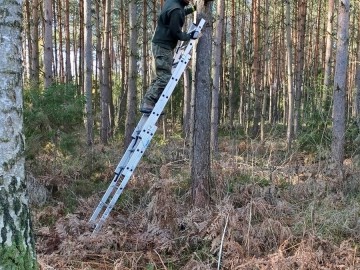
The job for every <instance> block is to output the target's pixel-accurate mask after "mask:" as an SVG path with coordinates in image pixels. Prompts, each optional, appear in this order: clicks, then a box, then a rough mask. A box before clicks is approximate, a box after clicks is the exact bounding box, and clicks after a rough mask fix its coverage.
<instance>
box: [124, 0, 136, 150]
mask: <svg viewBox="0 0 360 270" xmlns="http://www.w3.org/2000/svg"><path fill="white" fill-rule="evenodd" d="M135 1H136V0H132V1H131V2H130V4H129V23H130V38H129V52H130V56H129V57H130V59H129V83H128V85H129V86H128V87H129V88H128V92H127V110H126V124H125V141H124V146H125V147H127V146H128V144H129V143H130V142H131V134H132V132H133V130H134V128H135V124H136V123H135V110H136V107H137V106H136V77H137V65H136V62H137V58H138V57H137V56H138V45H137V39H138V29H137V26H136V18H137V16H136V14H137V10H136V2H135Z"/></svg>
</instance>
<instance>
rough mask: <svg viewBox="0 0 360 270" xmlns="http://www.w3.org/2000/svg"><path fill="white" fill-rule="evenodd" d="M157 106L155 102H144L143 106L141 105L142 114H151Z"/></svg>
mask: <svg viewBox="0 0 360 270" xmlns="http://www.w3.org/2000/svg"><path fill="white" fill-rule="evenodd" d="M154 107H155V104H154V103H153V102H150V101H147V100H145V99H144V100H143V101H142V103H141V105H140V112H142V113H151V112H152V110H153V109H154Z"/></svg>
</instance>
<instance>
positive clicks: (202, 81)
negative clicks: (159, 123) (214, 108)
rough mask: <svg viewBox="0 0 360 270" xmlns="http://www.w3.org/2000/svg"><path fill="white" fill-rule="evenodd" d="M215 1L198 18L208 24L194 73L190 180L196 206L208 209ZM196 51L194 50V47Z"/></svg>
mask: <svg viewBox="0 0 360 270" xmlns="http://www.w3.org/2000/svg"><path fill="white" fill-rule="evenodd" d="M211 8H212V2H207V4H206V5H205V6H202V5H201V6H200V7H199V9H198V10H199V11H198V19H201V18H204V19H205V20H206V24H205V26H204V28H203V30H202V36H201V38H200V39H199V41H198V45H197V48H196V51H197V57H196V61H194V63H193V70H194V74H195V80H194V87H193V88H192V89H193V92H194V94H193V96H194V100H193V104H194V108H193V111H192V126H191V130H192V132H191V134H192V146H191V179H192V199H193V204H194V206H195V207H201V208H203V207H205V206H207V205H208V204H209V202H210V169H211V165H210V130H211V126H210V109H211V90H210V89H211V79H210V78H211V51H212V48H211V46H212V28H211V25H212V16H211ZM194 50H195V48H194Z"/></svg>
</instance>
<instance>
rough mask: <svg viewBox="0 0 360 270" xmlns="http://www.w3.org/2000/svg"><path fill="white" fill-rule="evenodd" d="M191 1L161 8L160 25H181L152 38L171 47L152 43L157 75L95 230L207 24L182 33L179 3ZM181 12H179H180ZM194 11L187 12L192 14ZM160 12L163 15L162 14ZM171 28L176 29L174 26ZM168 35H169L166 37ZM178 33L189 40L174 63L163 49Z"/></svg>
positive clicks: (173, 43)
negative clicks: (168, 74)
mask: <svg viewBox="0 0 360 270" xmlns="http://www.w3.org/2000/svg"><path fill="white" fill-rule="evenodd" d="M180 1H182V2H180ZM188 1H189V0H167V1H166V4H165V6H164V9H163V11H162V12H161V14H163V15H160V18H159V25H161V27H164V28H169V25H168V24H165V23H167V22H169V23H170V24H171V25H175V24H176V23H178V28H176V29H178V31H175V32H176V33H177V35H175V34H174V35H175V36H173V34H172V32H171V31H170V30H169V33H168V35H165V32H166V31H167V30H166V29H164V35H163V36H162V35H160V36H162V39H160V38H158V37H156V36H157V35H155V36H154V39H153V41H157V42H159V40H162V41H163V42H164V44H167V45H166V46H169V48H170V49H168V48H164V47H161V46H164V45H163V43H161V42H160V43H158V44H155V43H153V46H154V53H155V54H156V66H157V68H156V69H157V73H158V74H157V75H158V76H157V78H156V79H155V80H154V82H153V84H152V85H151V87H150V89H149V91H148V93H147V95H146V96H147V97H148V98H147V97H145V98H144V102H143V105H142V108H141V110H142V111H143V112H144V113H143V115H142V117H141V119H140V121H139V123H138V125H137V126H136V128H135V130H134V132H133V134H132V135H131V138H132V141H131V143H130V144H129V146H128V148H127V149H126V151H125V153H124V155H123V156H122V158H121V160H120V162H119V164H118V165H117V167H116V169H115V174H114V178H113V180H112V181H111V183H110V185H109V187H108V189H107V190H106V192H105V193H104V195H103V197H102V199H101V200H100V202H99V204H98V206H97V207H96V209H95V210H94V212H93V214H92V216H91V217H90V220H89V222H90V224H91V225H94V226H95V228H94V232H97V231H99V230H100V229H101V227H102V225H103V224H104V222H105V221H106V219H107V217H108V216H109V214H110V212H111V210H112V208H113V207H114V206H115V203H116V202H117V200H118V199H119V197H120V195H121V194H122V192H123V190H124V188H125V186H126V185H127V183H128V181H129V180H130V177H131V176H132V174H133V173H134V170H135V168H136V166H137V164H138V163H139V161H140V159H141V157H142V156H143V154H144V152H145V150H146V148H147V147H148V145H149V143H150V141H151V139H152V138H153V136H154V134H155V132H156V130H157V126H156V122H157V120H158V119H159V117H160V115H161V113H162V111H163V110H164V107H165V105H166V103H167V101H168V100H169V98H170V96H171V94H172V92H173V91H174V89H175V87H176V85H177V83H178V82H179V79H180V77H181V75H182V74H183V72H184V70H185V68H186V66H187V65H188V63H189V61H190V59H191V50H192V48H193V46H194V40H190V39H197V38H198V36H199V35H200V32H201V30H202V28H203V26H204V24H205V20H204V19H201V20H200V22H199V23H198V24H197V25H195V24H193V25H192V26H191V28H190V30H189V31H188V33H183V32H182V31H181V26H182V25H183V23H184V17H185V6H186V5H185V4H182V5H180V3H189V2H188ZM179 8H180V9H179ZM191 10H192V11H191V12H193V11H194V10H195V9H194V8H193V7H191ZM178 12H180V14H178ZM191 12H188V13H189V14H190V13H191ZM161 16H164V17H163V18H162V17H161ZM172 16H174V17H172ZM177 16H178V17H177ZM179 18H180V19H179ZM163 20H164V21H163ZM172 20H174V21H172ZM160 21H161V22H160ZM170 21H172V22H170ZM159 28H160V26H158V28H157V31H160V30H159ZM171 28H172V29H175V27H173V26H172V27H171ZM160 32H161V31H160ZM166 37H168V38H167V39H166ZM179 37H180V38H182V39H185V41H188V42H185V43H186V44H185V45H183V46H179V47H178V49H177V51H176V54H175V56H174V63H173V58H172V55H171V58H170V60H168V62H167V61H164V51H165V52H166V53H168V52H170V53H171V54H172V53H173V51H172V50H173V48H174V47H175V46H176V43H177V41H178V38H179ZM181 45H182V44H181ZM164 63H165V65H166V72H164V68H163V65H164ZM165 73H170V76H169V77H166V78H167V79H166V80H167V81H164V82H162V80H163V78H162V77H163V74H165ZM159 78H161V79H159ZM158 81H161V83H164V85H163V84H159V83H158ZM162 87H163V89H162ZM147 102H149V103H147ZM145 109H146V110H145Z"/></svg>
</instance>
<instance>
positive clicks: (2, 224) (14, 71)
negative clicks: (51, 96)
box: [0, 0, 37, 270]
mask: <svg viewBox="0 0 360 270" xmlns="http://www.w3.org/2000/svg"><path fill="white" fill-rule="evenodd" d="M0 14H2V17H1V23H0V37H1V42H0V122H1V125H0V153H1V154H0V231H1V233H0V269H19V270H28V269H37V263H36V256H35V245H34V239H33V235H32V228H31V222H30V211H29V206H28V198H27V196H26V185H25V156H24V149H25V143H24V135H23V116H22V111H23V100H22V80H21V79H22V76H21V72H22V62H21V46H22V44H21V1H19V0H18V1H4V0H0Z"/></svg>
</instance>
